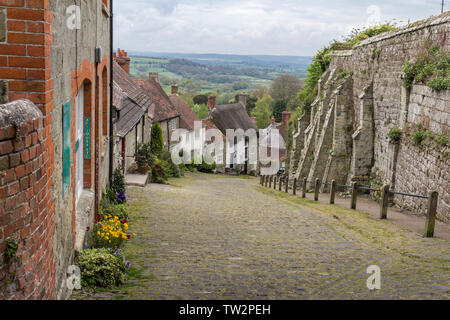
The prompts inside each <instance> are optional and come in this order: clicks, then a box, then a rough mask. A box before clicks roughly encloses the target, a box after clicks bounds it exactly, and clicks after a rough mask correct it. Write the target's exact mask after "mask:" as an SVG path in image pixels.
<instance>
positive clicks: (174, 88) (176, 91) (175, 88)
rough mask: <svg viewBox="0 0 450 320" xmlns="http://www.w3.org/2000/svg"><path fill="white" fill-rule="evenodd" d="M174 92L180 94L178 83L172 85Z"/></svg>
mask: <svg viewBox="0 0 450 320" xmlns="http://www.w3.org/2000/svg"><path fill="white" fill-rule="evenodd" d="M172 94H176V95H178V85H177V84H173V85H172Z"/></svg>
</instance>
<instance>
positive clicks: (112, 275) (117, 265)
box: [78, 249, 127, 288]
mask: <svg viewBox="0 0 450 320" xmlns="http://www.w3.org/2000/svg"><path fill="white" fill-rule="evenodd" d="M78 266H79V267H80V270H81V285H82V286H83V287H94V286H98V287H103V288H111V287H114V286H118V285H120V284H122V283H124V281H125V275H126V271H127V269H126V265H125V264H124V262H123V261H122V260H121V259H120V257H118V256H114V255H113V254H111V253H110V252H109V251H108V250H107V249H87V250H83V251H81V253H80V255H79V256H78Z"/></svg>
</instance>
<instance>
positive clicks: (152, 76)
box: [148, 72, 159, 83]
mask: <svg viewBox="0 0 450 320" xmlns="http://www.w3.org/2000/svg"><path fill="white" fill-rule="evenodd" d="M148 77H149V79H150V80H154V81H156V82H158V83H159V75H158V72H150V73H149V74H148Z"/></svg>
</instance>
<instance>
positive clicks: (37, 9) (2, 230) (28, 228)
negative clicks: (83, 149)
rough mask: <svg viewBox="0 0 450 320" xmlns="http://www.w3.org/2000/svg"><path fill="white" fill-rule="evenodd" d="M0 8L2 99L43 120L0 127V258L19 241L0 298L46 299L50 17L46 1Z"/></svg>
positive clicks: (4, 0)
mask: <svg viewBox="0 0 450 320" xmlns="http://www.w3.org/2000/svg"><path fill="white" fill-rule="evenodd" d="M0 7H1V8H5V9H6V19H7V23H6V28H7V33H6V36H7V38H6V43H2V44H0V78H1V79H4V80H6V81H7V85H8V99H9V101H14V100H17V99H23V98H25V99H29V100H31V101H32V102H34V103H35V104H36V106H37V107H38V108H39V109H40V110H41V111H42V114H43V117H42V118H40V119H38V120H35V121H32V122H29V123H24V124H23V126H22V127H21V128H19V130H18V132H17V133H16V132H15V131H16V130H15V129H14V127H8V128H0V144H1V151H0V157H1V159H3V160H2V161H3V162H4V164H2V170H1V171H0V173H1V174H3V177H0V178H1V181H0V188H1V195H0V259H2V257H3V255H2V253H3V251H4V250H5V245H6V244H5V240H6V239H7V238H9V237H12V238H14V239H16V241H17V242H18V243H19V250H18V257H19V260H18V262H16V263H13V264H12V265H11V266H10V270H7V269H5V268H4V267H3V268H2V269H0V279H3V280H5V279H7V278H8V277H10V271H11V272H12V271H14V272H15V276H14V281H13V282H12V283H8V281H3V280H2V281H0V283H1V285H4V286H2V287H0V299H1V298H8V299H9V298H13V299H33V298H36V299H52V298H54V287H55V281H54V274H55V263H54V259H53V243H52V238H53V234H54V229H55V221H54V213H55V205H54V202H53V199H52V192H51V191H52V190H51V189H52V182H53V181H52V177H53V171H54V143H53V140H52V139H51V137H50V134H51V121H52V119H51V112H52V110H53V108H54V101H53V80H52V79H51V73H50V47H51V45H52V14H51V12H50V10H49V9H50V8H49V0H0ZM16 134H17V136H16ZM6 159H8V161H7V160H6ZM7 162H8V163H7ZM6 165H7V166H6ZM3 166H5V168H4V169H3ZM15 285H16V289H15V290H13V289H14V286H15ZM8 287H9V288H8Z"/></svg>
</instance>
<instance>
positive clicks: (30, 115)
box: [0, 99, 43, 128]
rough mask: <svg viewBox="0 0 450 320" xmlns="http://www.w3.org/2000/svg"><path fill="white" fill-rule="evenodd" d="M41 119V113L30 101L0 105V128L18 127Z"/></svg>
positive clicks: (24, 100)
mask: <svg viewBox="0 0 450 320" xmlns="http://www.w3.org/2000/svg"><path fill="white" fill-rule="evenodd" d="M41 117H43V115H42V112H41V111H40V110H39V109H38V107H36V105H35V104H34V103H33V102H31V101H30V100H26V99H23V100H16V101H13V102H9V103H6V104H0V128H5V127H9V126H10V125H13V124H14V125H20V124H22V123H24V122H27V121H30V120H35V119H38V118H41Z"/></svg>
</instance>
